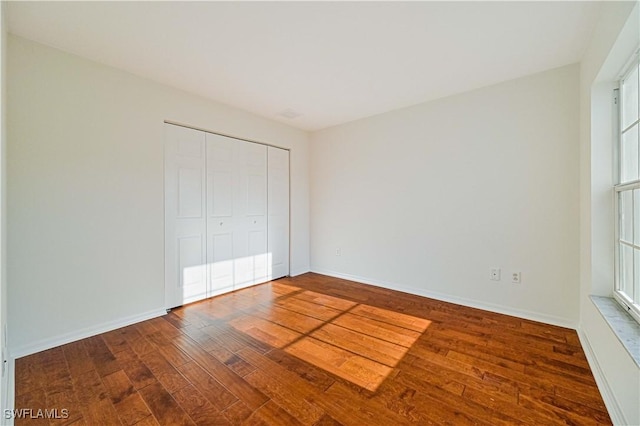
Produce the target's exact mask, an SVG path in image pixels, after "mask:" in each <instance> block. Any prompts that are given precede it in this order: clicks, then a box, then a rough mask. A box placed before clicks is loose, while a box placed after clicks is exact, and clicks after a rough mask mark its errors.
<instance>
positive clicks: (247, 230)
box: [206, 133, 269, 295]
mask: <svg viewBox="0 0 640 426" xmlns="http://www.w3.org/2000/svg"><path fill="white" fill-rule="evenodd" d="M206 139H207V175H208V179H209V180H208V183H209V184H208V185H207V203H208V206H209V208H208V214H207V258H208V263H209V271H210V277H211V279H210V287H211V295H215V294H220V293H224V292H226V291H229V290H237V289H239V288H243V287H247V286H250V285H254V284H257V283H261V282H265V281H268V280H269V277H268V256H267V147H266V146H265V145H260V144H256V143H251V142H245V141H241V140H237V139H232V138H228V137H226V136H220V135H215V134H211V133H207V134H206Z"/></svg>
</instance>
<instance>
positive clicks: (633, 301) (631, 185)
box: [613, 48, 640, 323]
mask: <svg viewBox="0 0 640 426" xmlns="http://www.w3.org/2000/svg"><path fill="white" fill-rule="evenodd" d="M638 67H640V48H638V49H636V50H635V51H634V53H633V55H631V58H629V61H628V62H627V63H626V64H625V66H624V67H623V69H622V70H623V71H622V72H621V73H620V78H619V81H618V83H619V84H618V88H617V89H616V90H615V91H614V99H615V103H616V108H614V111H615V115H617V117H616V116H614V120H613V122H614V133H615V135H616V142H617V143H615V144H614V146H615V147H614V158H615V160H616V161H615V163H616V167H615V168H616V173H615V175H616V176H615V177H616V179H615V183H614V186H613V195H614V197H613V199H614V207H615V216H614V217H615V225H614V233H615V234H614V235H615V249H614V262H615V264H614V286H613V298H614V299H615V300H616V302H618V303H619V304H620V305H621V306H622V307H623V308H624V309H625V311H627V312H628V313H629V314H630V316H631V317H632V318H633V319H635V320H636V321H637V322H638V323H640V284H638V285H636V281H637V280H636V275H637V274H640V262H637V261H636V256H635V250H638V251H640V242H636V241H633V242H632V243H631V244H629V242H627V241H624V240H623V239H622V238H621V235H620V230H621V221H622V211H621V210H622V209H621V203H622V196H621V194H622V193H623V192H627V191H630V192H631V208H632V215H633V216H634V217H635V216H636V212H635V211H634V209H635V208H636V204H637V203H636V202H635V199H634V198H635V197H636V196H638V197H640V192H638V193H637V194H636V193H634V192H635V190H640V176H639V178H638V179H636V180H633V181H629V182H624V183H621V180H622V163H623V159H622V155H623V149H622V141H623V139H622V136H623V134H624V133H625V131H628V130H630V129H632V128H633V127H634V126H638V128H639V129H640V118H636V119H635V120H634V121H633V122H632V123H631V124H629V125H627V127H626V128H623V119H624V114H623V111H622V108H623V97H624V93H623V81H625V80H626V79H627V78H628V77H629V75H630V74H631V73H632V72H633V71H634V68H638ZM639 72H640V71H639ZM637 90H638V103H639V105H638V116H639V117H640V82H639V83H638V88H637ZM638 156H639V158H638V159H636V161H638V168H639V172H640V140H639V141H638ZM638 204H640V203H638ZM638 216H639V217H640V215H638ZM636 226H640V221H639V222H638V223H636V221H635V220H632V230H631V233H632V235H633V236H634V237H635V233H636V229H635V227H636ZM632 240H633V238H632ZM623 244H624V245H626V246H629V247H631V248H632V249H633V250H634V258H633V277H634V278H633V280H634V282H633V293H634V294H633V295H632V298H630V297H629V296H628V295H627V294H625V293H624V292H622V291H621V290H620V287H621V281H620V278H621V275H622V271H621V262H622V258H621V253H620V247H621V245H623ZM636 293H638V294H636Z"/></svg>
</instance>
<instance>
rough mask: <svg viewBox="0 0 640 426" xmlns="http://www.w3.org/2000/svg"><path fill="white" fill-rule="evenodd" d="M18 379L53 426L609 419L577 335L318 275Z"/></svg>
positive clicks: (134, 333) (196, 309) (130, 334)
mask: <svg viewBox="0 0 640 426" xmlns="http://www.w3.org/2000/svg"><path fill="white" fill-rule="evenodd" d="M16 376H17V377H16V394H17V396H16V408H18V409H20V408H31V409H32V410H34V411H33V413H34V414H35V413H37V409H40V408H41V409H44V408H47V409H58V410H59V412H60V410H62V409H67V410H68V413H69V417H68V418H67V419H59V420H56V421H52V422H51V423H52V424H88V425H108V424H124V425H133V424H137V425H150V424H162V425H181V424H203V425H204V424H211V425H227V424H233V425H236V424H246V425H272V424H273V425H298V424H303V425H338V424H343V425H401V424H420V425H424V424H455V425H460V424H485V425H501V424H530V425H549V424H574V425H575V424H581V425H582V424H584V425H591V424H610V419H609V416H608V414H607V412H606V409H605V407H604V404H603V402H602V398H601V397H600V394H599V393H598V390H597V388H596V384H595V382H594V379H593V376H592V374H591V371H590V370H589V367H588V365H587V361H586V359H585V356H584V353H583V351H582V349H581V347H580V344H579V342H578V337H577V335H576V333H575V331H572V330H569V329H564V328H560V327H554V326H549V325H544V324H540V323H536V322H532V321H526V320H521V319H518V318H514V317H509V316H504V315H499V314H494V313H489V312H485V311H480V310H476V309H471V308H465V307H461V306H457V305H453V304H449V303H444V302H438V301H434V300H431V299H426V298H422V297H417V296H412V295H408V294H404V293H398V292H394V291H390V290H385V289H381V288H377V287H371V286H366V285H362V284H357V283H353V282H349V281H344V280H339V279H335V278H329V277H325V276H321V275H316V274H305V275H302V276H299V277H296V278H292V279H281V280H278V281H276V282H273V283H268V284H264V285H260V286H256V287H252V288H249V289H245V290H241V291H238V292H236V293H232V294H228V295H224V296H220V297H216V298H213V299H209V300H206V301H203V302H199V303H195V304H192V305H188V306H185V307H182V308H179V309H175V310H173V311H172V312H171V313H170V314H168V315H166V316H164V317H161V318H156V319H153V320H150V321H145V322H143V323H140V324H136V325H133V326H129V327H125V328H122V329H118V330H115V331H112V332H109V333H105V334H102V335H99V336H95V337H91V338H88V339H85V340H81V341H78V342H75V343H71V344H68V345H64V346H62V347H58V348H55V349H51V350H48V351H45V352H41V353H38V354H35V355H31V356H28V357H24V358H21V359H19V360H17V361H16ZM47 422H48V421H47V420H43V419H39V420H29V421H26V420H21V421H17V424H25V423H28V424H36V423H41V424H47Z"/></svg>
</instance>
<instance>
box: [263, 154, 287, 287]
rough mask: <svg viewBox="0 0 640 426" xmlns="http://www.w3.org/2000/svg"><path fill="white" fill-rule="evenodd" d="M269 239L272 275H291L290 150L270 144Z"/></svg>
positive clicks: (275, 276)
mask: <svg viewBox="0 0 640 426" xmlns="http://www.w3.org/2000/svg"><path fill="white" fill-rule="evenodd" d="M268 177H269V185H268V186H269V201H268V210H269V230H268V235H269V242H268V252H269V256H270V258H271V260H270V264H269V265H270V269H271V270H270V271H269V275H270V276H271V279H276V278H281V277H284V276H287V275H289V151H287V150H284V149H280V148H273V147H269V149H268Z"/></svg>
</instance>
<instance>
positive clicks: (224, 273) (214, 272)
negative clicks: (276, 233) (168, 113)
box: [206, 133, 238, 296]
mask: <svg viewBox="0 0 640 426" xmlns="http://www.w3.org/2000/svg"><path fill="white" fill-rule="evenodd" d="M206 140H207V179H208V185H207V264H208V266H209V270H208V276H209V278H208V282H209V296H213V295H215V294H221V293H224V292H227V291H231V290H233V283H234V277H235V271H234V262H235V257H236V255H237V251H238V248H237V245H236V244H235V234H236V231H235V228H236V225H237V222H236V220H235V217H234V214H235V212H234V186H235V185H236V182H235V181H236V172H235V156H236V155H235V150H236V146H235V141H234V140H232V139H230V138H226V137H224V136H219V135H213V134H210V133H207V134H206Z"/></svg>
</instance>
